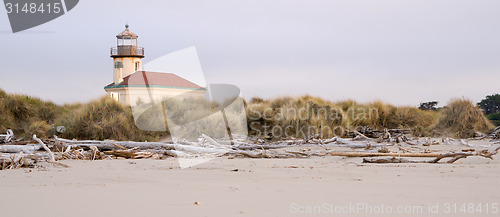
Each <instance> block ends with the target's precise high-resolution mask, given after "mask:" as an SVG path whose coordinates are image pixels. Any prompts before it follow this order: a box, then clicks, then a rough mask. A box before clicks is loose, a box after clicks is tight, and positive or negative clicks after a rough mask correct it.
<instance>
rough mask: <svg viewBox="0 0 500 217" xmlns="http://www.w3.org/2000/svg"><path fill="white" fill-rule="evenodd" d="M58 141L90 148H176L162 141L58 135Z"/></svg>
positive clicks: (67, 144) (63, 143)
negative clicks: (104, 139) (65, 137)
mask: <svg viewBox="0 0 500 217" xmlns="http://www.w3.org/2000/svg"><path fill="white" fill-rule="evenodd" d="M56 143H58V144H62V145H64V146H65V147H67V146H69V145H71V146H73V147H76V146H80V147H86V148H89V149H90V146H96V147H97V148H99V150H101V151H103V150H113V149H116V148H117V145H118V146H122V147H124V148H126V149H131V148H138V149H141V150H142V149H174V148H175V147H174V145H173V144H172V143H162V142H133V141H97V140H69V139H62V138H58V137H56Z"/></svg>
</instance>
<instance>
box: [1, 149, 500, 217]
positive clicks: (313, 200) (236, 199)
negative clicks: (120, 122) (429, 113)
mask: <svg viewBox="0 0 500 217" xmlns="http://www.w3.org/2000/svg"><path fill="white" fill-rule="evenodd" d="M440 148H442V147H435V148H434V149H440ZM460 148H467V147H459V148H458V149H460ZM496 158H497V159H495V160H489V159H485V158H477V157H475V158H467V159H462V160H460V161H459V162H457V163H455V164H384V165H382V164H362V163H361V158H343V157H315V158H310V159H238V158H236V159H228V158H227V157H221V158H217V159H215V160H212V161H210V162H208V163H205V164H202V165H198V166H196V167H194V168H190V169H180V168H178V164H177V162H176V159H174V158H170V159H167V160H104V161H76V160H73V161H64V162H63V163H65V164H68V165H70V166H71V168H63V169H60V168H54V167H49V168H48V170H47V171H43V170H36V169H31V172H30V170H29V169H18V170H6V171H0V177H1V178H0V180H1V181H0V182H1V183H0V194H1V197H0V216H8V217H10V216H51V217H52V216H231V217H234V216H432V214H429V210H428V209H429V205H430V204H431V205H436V204H438V205H439V207H438V210H437V211H438V212H439V215H436V214H434V216H499V215H500V214H499V213H498V212H497V213H496V214H493V212H494V211H495V210H494V209H492V206H493V207H495V206H497V207H498V206H499V205H498V203H500V186H499V184H500V160H499V159H500V157H499V156H496ZM232 169H238V170H239V171H238V172H233V171H231V170H232ZM195 202H199V203H200V205H195V204H194V203H195ZM358 203H360V204H365V203H367V205H368V206H372V209H373V211H372V212H370V210H369V209H368V210H367V209H360V210H357V208H360V207H358V205H359V206H360V204H358ZM447 203H450V205H452V206H453V204H455V203H456V205H457V212H456V213H455V211H454V210H451V211H452V213H451V214H449V215H446V211H447V210H446V206H447ZM464 203H467V204H466V205H467V206H469V205H468V203H472V204H473V206H475V208H477V207H478V206H479V203H483V204H482V206H483V209H482V213H478V210H477V209H475V211H474V212H473V213H472V214H468V213H463V212H461V211H460V208H461V206H462V204H464ZM494 203H497V204H496V205H495V204H494ZM349 204H351V205H352V206H353V207H354V208H356V210H355V211H354V210H353V209H350V207H348V206H349ZM486 204H488V206H489V210H488V212H489V213H485V212H486ZM330 205H332V206H330ZM314 206H322V208H323V209H322V210H307V208H308V207H309V208H315V207H314ZM335 206H338V207H335ZM342 206H344V212H351V213H350V214H337V213H335V208H337V209H338V208H342ZM381 206H384V207H385V208H384V210H385V211H387V210H388V209H389V208H387V207H388V206H390V207H391V208H392V209H393V212H397V211H396V209H398V208H400V207H402V208H403V209H405V208H406V209H415V210H416V211H411V212H410V214H407V213H398V214H395V213H392V214H387V213H385V214H382V213H381V214H375V213H374V212H376V211H377V210H378V211H379V212H380V209H379V208H381ZM407 206H408V207H407ZM414 206H415V207H414ZM420 206H421V207H422V213H420V211H419V209H420V208H419V207H420ZM330 207H333V210H329V209H325V208H330ZM452 208H453V207H452ZM307 211H313V212H314V211H316V213H315V214H307V213H298V212H307ZM337 211H339V210H337ZM497 211H498V210H497ZM414 212H416V213H414ZM467 212H468V211H467ZM411 213H413V214H411Z"/></svg>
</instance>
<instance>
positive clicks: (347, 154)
mask: <svg viewBox="0 0 500 217" xmlns="http://www.w3.org/2000/svg"><path fill="white" fill-rule="evenodd" d="M330 155H331V156H343V157H386V156H390V157H438V156H440V155H441V154H440V153H379V152H372V153H370V152H332V153H330Z"/></svg>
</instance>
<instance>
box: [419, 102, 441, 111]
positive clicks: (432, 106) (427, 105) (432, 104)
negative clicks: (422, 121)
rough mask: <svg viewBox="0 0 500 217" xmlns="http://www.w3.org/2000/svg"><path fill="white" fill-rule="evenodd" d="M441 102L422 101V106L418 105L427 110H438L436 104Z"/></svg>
mask: <svg viewBox="0 0 500 217" xmlns="http://www.w3.org/2000/svg"><path fill="white" fill-rule="evenodd" d="M438 103H439V102H438V101H431V102H422V103H420V106H418V108H419V109H420V110H426V111H429V110H434V111H435V110H437V108H436V106H437V104H438Z"/></svg>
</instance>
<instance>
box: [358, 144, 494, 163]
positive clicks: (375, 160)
mask: <svg viewBox="0 0 500 217" xmlns="http://www.w3.org/2000/svg"><path fill="white" fill-rule="evenodd" d="M499 150H500V146H498V147H497V148H495V149H494V150H493V151H492V152H489V151H488V150H483V151H478V152H456V153H445V154H440V155H439V156H437V157H436V158H435V159H433V160H409V159H403V158H395V157H393V158H363V163H440V162H439V161H441V160H442V159H445V158H451V159H450V160H448V161H447V162H445V163H450V164H451V163H455V162H456V161H457V160H459V159H462V158H466V157H471V156H478V157H485V158H489V159H493V155H496V154H497V153H498V151H499Z"/></svg>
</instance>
